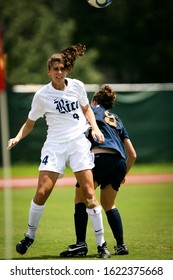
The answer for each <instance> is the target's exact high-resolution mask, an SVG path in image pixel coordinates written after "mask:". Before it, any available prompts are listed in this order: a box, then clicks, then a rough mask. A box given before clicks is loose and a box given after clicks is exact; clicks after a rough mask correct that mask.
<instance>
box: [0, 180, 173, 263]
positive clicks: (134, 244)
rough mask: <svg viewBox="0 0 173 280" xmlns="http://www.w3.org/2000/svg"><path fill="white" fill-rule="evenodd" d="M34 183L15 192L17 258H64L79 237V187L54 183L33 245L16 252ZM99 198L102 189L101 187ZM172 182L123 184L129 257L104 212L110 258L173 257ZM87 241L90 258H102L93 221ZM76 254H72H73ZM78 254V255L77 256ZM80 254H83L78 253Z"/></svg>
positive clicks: (0, 250) (1, 254) (0, 236)
mask: <svg viewBox="0 0 173 280" xmlns="http://www.w3.org/2000/svg"><path fill="white" fill-rule="evenodd" d="M34 192H35V189H34V188H30V189H27V188H26V189H14V190H13V191H12V201H13V205H12V209H13V230H12V236H13V242H12V244H11V245H12V248H13V249H12V259H16V260H20V259H31V260H37V259H38V260H39V259H45V260H51V259H60V258H59V254H60V252H61V251H62V250H64V249H65V248H66V247H67V245H68V244H70V243H73V242H75V234H74V226H73V214H74V205H73V200H74V187H66V188H55V189H54V191H53V193H52V194H51V196H50V198H49V200H48V201H47V206H46V208H45V210H44V213H43V216H42V219H41V222H40V225H39V228H38V230H37V236H36V239H35V242H34V244H33V245H32V247H31V248H30V249H29V250H28V252H27V253H26V255H24V256H20V255H19V254H17V253H16V251H15V245H16V243H17V242H18V241H19V240H20V239H22V238H23V234H24V233H25V232H26V230H27V219H28V211H29V206H30V201H31V198H32V197H33V195H34ZM3 194H4V191H3V190H2V189H1V190H0V205H1V206H0V228H1V231H0V259H1V260H2V259H4V258H5V247H4V231H3V228H4V208H3V197H4V196H3ZM97 196H98V197H99V189H97ZM172 198H173V186H172V184H170V183H164V184H163V183H162V184H161V183H160V184H153V185H152V184H150V185H143V184H139V185H124V186H122V187H121V189H120V192H119V195H118V197H117V207H118V209H119V210H120V213H121V216H122V220H123V225H124V236H125V242H126V245H127V246H128V248H129V251H130V253H129V255H128V256H115V255H114V249H113V246H114V245H115V241H114V239H113V236H112V233H111V231H110V228H109V226H108V223H107V221H106V217H105V214H104V212H103V219H104V226H105V239H106V241H107V243H108V248H109V250H110V252H111V253H112V256H111V260H172V259H173V203H172V202H173V201H172V200H173V199H172ZM87 243H88V247H89V251H88V254H87V256H86V257H84V258H82V259H85V260H93V259H97V255H96V253H97V250H96V242H95V237H94V233H93V229H92V227H91V223H90V221H89V223H88V230H87ZM71 259H72V258H71ZM73 259H75V258H73ZM77 259H79V258H77Z"/></svg>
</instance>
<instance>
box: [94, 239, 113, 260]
mask: <svg viewBox="0 0 173 280" xmlns="http://www.w3.org/2000/svg"><path fill="white" fill-rule="evenodd" d="M97 250H98V253H99V257H100V258H103V259H108V258H110V256H111V254H110V252H109V251H108V248H107V244H106V242H104V243H103V244H102V246H98V247H97Z"/></svg>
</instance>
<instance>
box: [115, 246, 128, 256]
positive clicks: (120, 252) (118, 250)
mask: <svg viewBox="0 0 173 280" xmlns="http://www.w3.org/2000/svg"><path fill="white" fill-rule="evenodd" d="M114 249H115V255H128V253H129V251H128V249H127V247H126V245H125V244H122V245H119V246H117V247H116V246H114Z"/></svg>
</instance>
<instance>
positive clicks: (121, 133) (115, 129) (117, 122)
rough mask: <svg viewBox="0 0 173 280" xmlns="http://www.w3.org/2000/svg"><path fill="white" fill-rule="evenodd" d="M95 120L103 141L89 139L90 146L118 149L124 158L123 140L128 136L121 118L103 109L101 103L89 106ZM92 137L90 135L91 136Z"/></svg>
mask: <svg viewBox="0 0 173 280" xmlns="http://www.w3.org/2000/svg"><path fill="white" fill-rule="evenodd" d="M91 108H92V109H93V111H94V115H95V118H96V121H97V125H98V127H99V129H100V130H101V132H102V133H103V135H104V137H105V141H104V142H103V143H102V144H100V143H98V142H96V141H94V140H93V139H89V140H90V141H91V144H92V148H110V149H114V150H116V151H118V152H119V153H120V154H121V156H122V157H123V158H126V155H125V151H124V145H123V140H124V139H125V138H129V135H128V132H127V131H126V129H125V127H124V125H123V123H122V121H121V119H120V118H119V117H118V115H116V114H114V113H112V112H109V111H108V110H105V108H104V107H103V106H101V105H97V106H91ZM91 138H92V137H91Z"/></svg>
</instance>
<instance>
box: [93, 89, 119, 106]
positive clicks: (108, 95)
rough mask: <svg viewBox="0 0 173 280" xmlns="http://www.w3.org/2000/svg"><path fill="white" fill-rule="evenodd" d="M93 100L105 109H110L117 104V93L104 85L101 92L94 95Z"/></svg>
mask: <svg viewBox="0 0 173 280" xmlns="http://www.w3.org/2000/svg"><path fill="white" fill-rule="evenodd" d="M92 100H93V101H96V102H97V103H98V104H100V105H102V106H103V107H104V108H105V109H110V108H112V107H113V105H114V103H115V100H116V93H115V92H114V91H113V89H112V88H111V87H110V86H109V85H103V86H102V87H101V88H100V89H99V91H98V92H96V93H95V94H94V96H93V98H92Z"/></svg>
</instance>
